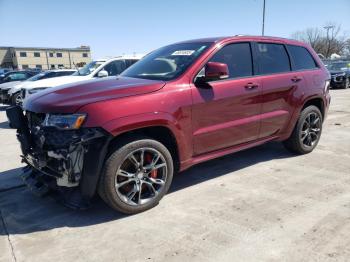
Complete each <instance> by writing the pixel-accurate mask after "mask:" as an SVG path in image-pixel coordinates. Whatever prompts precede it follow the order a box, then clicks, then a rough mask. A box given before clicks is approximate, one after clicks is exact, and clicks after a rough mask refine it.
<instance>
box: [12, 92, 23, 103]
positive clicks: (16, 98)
mask: <svg viewBox="0 0 350 262" xmlns="http://www.w3.org/2000/svg"><path fill="white" fill-rule="evenodd" d="M10 103H11V105H12V106H15V105H21V104H22V97H21V94H20V92H17V93H15V94H13V95H12V97H11V101H10Z"/></svg>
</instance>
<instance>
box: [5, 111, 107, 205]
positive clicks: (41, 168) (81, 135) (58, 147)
mask: <svg viewBox="0 0 350 262" xmlns="http://www.w3.org/2000/svg"><path fill="white" fill-rule="evenodd" d="M6 113H7V116H8V119H9V122H10V126H11V127H13V128H16V129H17V138H18V140H19V142H20V145H21V150H22V161H23V162H25V163H26V164H27V165H28V166H27V167H25V168H24V169H23V175H22V178H23V180H24V181H25V182H26V184H27V185H28V186H29V188H30V189H31V190H32V191H34V192H35V193H37V194H39V195H44V194H46V193H47V192H48V191H49V189H55V190H56V191H59V192H60V193H61V195H62V197H63V201H64V203H65V204H66V205H68V206H70V207H75V208H84V207H86V206H87V205H88V204H89V201H90V199H91V198H92V196H93V195H94V193H95V191H96V186H97V183H98V179H99V174H100V172H101V169H102V164H103V161H104V158H105V155H106V151H107V146H108V141H109V139H110V137H109V135H108V133H106V132H105V131H104V130H103V129H100V128H80V129H77V130H61V129H58V128H56V127H50V126H44V125H43V122H44V119H45V114H41V113H34V112H28V111H27V112H25V113H24V112H23V111H22V109H21V108H20V107H18V106H14V107H10V108H8V109H7V110H6Z"/></svg>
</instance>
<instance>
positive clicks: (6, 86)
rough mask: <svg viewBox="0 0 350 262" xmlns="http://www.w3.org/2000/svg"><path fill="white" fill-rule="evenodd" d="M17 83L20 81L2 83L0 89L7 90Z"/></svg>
mask: <svg viewBox="0 0 350 262" xmlns="http://www.w3.org/2000/svg"><path fill="white" fill-rule="evenodd" d="M19 83H21V81H12V82H7V83H3V84H0V89H4V90H8V89H10V88H12V87H14V86H15V85H17V84H19Z"/></svg>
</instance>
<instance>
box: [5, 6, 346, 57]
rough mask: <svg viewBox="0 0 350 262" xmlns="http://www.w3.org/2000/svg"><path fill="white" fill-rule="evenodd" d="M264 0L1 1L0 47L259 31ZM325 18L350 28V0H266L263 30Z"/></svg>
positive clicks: (143, 45) (96, 44) (141, 41)
mask: <svg viewBox="0 0 350 262" xmlns="http://www.w3.org/2000/svg"><path fill="white" fill-rule="evenodd" d="M262 3H263V0H236V1H235V0H200V1H197V0H174V1H172V0H139V1H137V0H125V1H120V0H119V1H112V0H111V1H103V0H99V1H92V0H91V1H88V0H85V1H83V0H74V1H73V0H71V1H69V0H60V1H52V0H51V1H49V0H46V1H45V0H42V1H40V0H30V1H25V0H22V1H18V0H0V28H1V29H0V46H40V47H77V46H80V45H90V46H91V49H92V55H93V57H94V58H102V57H104V56H114V55H120V54H131V53H133V52H137V53H147V52H149V51H151V50H153V49H155V48H158V47H160V46H163V45H166V44H169V43H172V42H176V41H181V40H186V39H194V38H200V37H208V36H226V35H235V34H250V35H259V34H261V21H262V5H263V4H262ZM327 21H333V22H336V23H339V24H341V25H342V28H343V30H344V31H345V32H346V33H348V34H349V35H350V0H332V1H328V0H324V1H323V0H289V1H287V0H266V24H265V25H266V26H265V34H266V35H272V36H281V37H289V36H290V35H291V34H292V33H293V32H295V31H298V30H303V29H305V28H307V27H321V28H322V27H323V26H324V25H325V23H326V22H327Z"/></svg>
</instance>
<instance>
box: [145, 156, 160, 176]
mask: <svg viewBox="0 0 350 262" xmlns="http://www.w3.org/2000/svg"><path fill="white" fill-rule="evenodd" d="M145 159H146V161H147V162H148V163H152V155H151V154H147V155H145ZM150 174H151V177H152V178H157V169H154V170H152V171H151V173H150Z"/></svg>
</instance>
